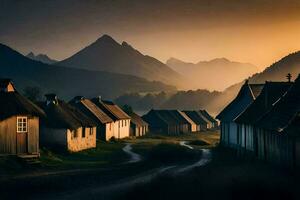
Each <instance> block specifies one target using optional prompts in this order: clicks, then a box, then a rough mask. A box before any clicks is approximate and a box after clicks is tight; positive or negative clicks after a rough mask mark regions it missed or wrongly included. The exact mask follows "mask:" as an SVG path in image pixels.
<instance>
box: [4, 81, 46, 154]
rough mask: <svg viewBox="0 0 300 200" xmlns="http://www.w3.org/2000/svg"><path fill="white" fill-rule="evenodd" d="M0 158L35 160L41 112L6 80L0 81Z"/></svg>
mask: <svg viewBox="0 0 300 200" xmlns="http://www.w3.org/2000/svg"><path fill="white" fill-rule="evenodd" d="M0 105H1V106H0V154H2V155H18V156H33V157H36V156H39V130H40V129H39V119H40V117H42V116H44V112H43V111H42V110H41V109H40V108H39V107H38V106H36V105H35V104H34V103H32V102H31V101H30V100H28V99H27V98H25V97H24V96H22V95H20V94H19V93H18V92H17V91H16V89H15V87H14V84H13V83H12V81H11V80H10V79H1V80H0Z"/></svg>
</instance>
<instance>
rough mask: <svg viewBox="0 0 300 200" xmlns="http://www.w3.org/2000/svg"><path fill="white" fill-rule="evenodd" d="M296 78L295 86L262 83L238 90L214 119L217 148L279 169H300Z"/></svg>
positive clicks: (299, 98) (299, 102) (299, 103)
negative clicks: (218, 134) (218, 124)
mask: <svg viewBox="0 0 300 200" xmlns="http://www.w3.org/2000/svg"><path fill="white" fill-rule="evenodd" d="M299 113H300V77H298V78H297V79H296V80H295V82H290V81H288V82H266V83H265V84H263V85H261V84H249V83H248V81H246V82H245V84H244V85H243V86H242V87H241V89H240V91H239V94H238V95H237V97H236V98H235V99H234V100H233V101H232V102H231V103H230V104H229V105H228V106H227V107H226V108H225V109H224V110H223V111H222V112H221V113H220V114H219V115H218V116H217V118H218V119H219V120H220V121H221V144H222V145H224V146H229V147H231V148H235V149H237V150H238V152H239V153H240V154H241V155H245V154H251V155H254V156H256V157H257V158H259V159H262V160H265V161H268V162H272V163H276V164H279V165H283V166H300V137H299V136H300V132H299V131H300V123H299V122H300V121H299V119H300V118H299Z"/></svg>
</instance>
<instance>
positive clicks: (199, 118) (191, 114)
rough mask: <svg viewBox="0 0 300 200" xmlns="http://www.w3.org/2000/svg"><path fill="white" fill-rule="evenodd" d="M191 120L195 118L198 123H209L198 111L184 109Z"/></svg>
mask: <svg viewBox="0 0 300 200" xmlns="http://www.w3.org/2000/svg"><path fill="white" fill-rule="evenodd" d="M183 112H184V113H185V114H186V115H187V116H188V117H189V118H190V119H191V120H193V121H194V122H195V123H196V124H198V125H207V121H205V120H204V119H203V117H202V116H201V115H199V113H198V112H197V111H188V110H185V111H183Z"/></svg>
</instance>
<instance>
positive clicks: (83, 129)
mask: <svg viewBox="0 0 300 200" xmlns="http://www.w3.org/2000/svg"><path fill="white" fill-rule="evenodd" d="M82 137H83V138H84V137H85V127H82Z"/></svg>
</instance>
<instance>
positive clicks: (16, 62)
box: [0, 44, 176, 98]
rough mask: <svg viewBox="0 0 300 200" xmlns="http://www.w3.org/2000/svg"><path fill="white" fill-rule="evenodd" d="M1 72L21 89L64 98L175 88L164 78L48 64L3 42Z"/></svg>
mask: <svg viewBox="0 0 300 200" xmlns="http://www.w3.org/2000/svg"><path fill="white" fill-rule="evenodd" d="M0 76H1V77H2V78H12V79H13V81H14V82H15V83H16V87H17V88H19V90H23V89H24V88H26V87H28V86H31V87H32V86H36V87H39V88H40V89H41V90H42V92H43V93H48V92H55V93H57V94H58V95H59V96H61V97H62V98H72V97H74V96H76V95H84V96H87V97H92V96H97V95H102V96H104V97H105V98H115V97H117V96H119V95H122V94H124V93H128V92H153V91H164V90H166V91H168V90H175V89H176V88H175V87H173V86H169V85H165V84H163V83H161V82H150V81H148V80H146V79H143V78H139V77H135V76H131V75H124V74H117V73H111V72H101V71H89V70H83V69H73V68H67V67H60V66H55V65H48V64H44V63H42V62H38V61H34V60H31V59H29V58H27V57H25V56H23V55H22V54H20V53H18V52H17V51H15V50H13V49H11V48H10V47H8V46H5V45H2V44H0Z"/></svg>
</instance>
